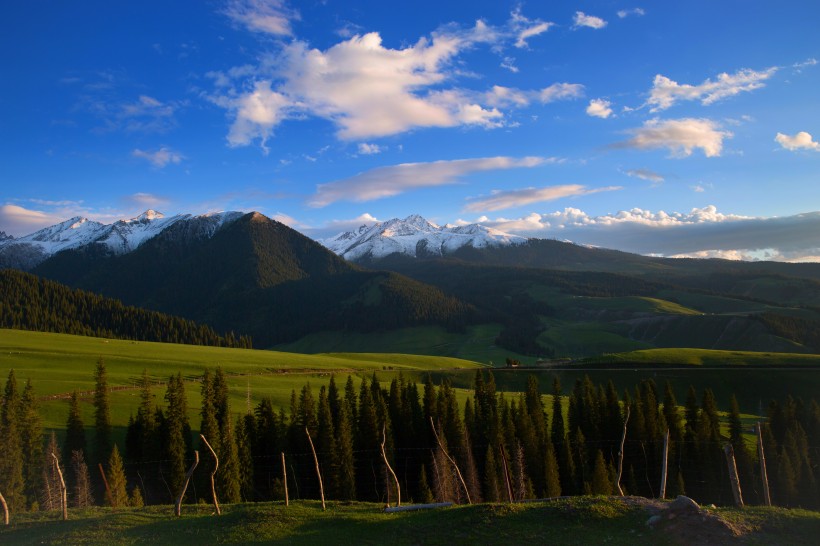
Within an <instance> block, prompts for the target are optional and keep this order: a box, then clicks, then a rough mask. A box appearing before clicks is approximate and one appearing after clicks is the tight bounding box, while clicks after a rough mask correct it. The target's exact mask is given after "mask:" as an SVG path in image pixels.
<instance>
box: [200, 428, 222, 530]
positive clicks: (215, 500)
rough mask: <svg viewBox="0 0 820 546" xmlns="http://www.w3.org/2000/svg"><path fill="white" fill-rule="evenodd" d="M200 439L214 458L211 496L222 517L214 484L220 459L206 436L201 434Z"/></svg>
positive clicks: (217, 513) (218, 513) (217, 512)
mask: <svg viewBox="0 0 820 546" xmlns="http://www.w3.org/2000/svg"><path fill="white" fill-rule="evenodd" d="M199 437H200V438H202V441H203V442H205V446H206V447H207V448H208V450H209V451H210V452H211V455H212V456H213V458H214V461H215V463H214V469H213V471H212V472H211V494H212V495H213V497H214V508H216V515H217V516H221V515H222V510H220V509H219V501H218V500H217V499H216V484H215V483H214V476H215V475H216V471H217V470H219V457H217V456H216V452H215V451H214V448H212V447H211V444H209V443H208V440H207V439H206V438H205V436H203V435H202V434H200V435H199Z"/></svg>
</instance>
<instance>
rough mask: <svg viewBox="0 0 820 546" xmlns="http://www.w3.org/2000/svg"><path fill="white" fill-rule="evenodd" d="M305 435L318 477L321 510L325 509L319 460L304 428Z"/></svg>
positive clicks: (308, 433)
mask: <svg viewBox="0 0 820 546" xmlns="http://www.w3.org/2000/svg"><path fill="white" fill-rule="evenodd" d="M305 434H307V437H308V442H310V450H311V451H312V452H313V462H314V464H316V476H318V477H319V494H320V495H321V496H322V510H324V509H325V486H324V485H323V484H322V471H321V470H320V469H319V458H318V457H317V456H316V448H315V447H313V439H312V438H311V437H310V431H309V430H308V428H307V427H305Z"/></svg>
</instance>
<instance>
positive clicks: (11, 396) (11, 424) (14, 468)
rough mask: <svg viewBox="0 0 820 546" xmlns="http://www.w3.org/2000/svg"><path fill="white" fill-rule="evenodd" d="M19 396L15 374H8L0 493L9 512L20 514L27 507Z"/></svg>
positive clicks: (0, 433) (1, 417)
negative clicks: (0, 492)
mask: <svg viewBox="0 0 820 546" xmlns="http://www.w3.org/2000/svg"><path fill="white" fill-rule="evenodd" d="M19 417H20V394H19V392H18V391H17V379H16V378H15V376H14V370H10V371H9V375H8V379H7V381H6V388H5V391H4V396H3V404H2V411H0V438H2V439H3V448H2V449H0V491H2V492H3V496H4V497H5V499H6V503H7V504H8V508H9V510H10V511H12V512H17V511H21V510H23V509H25V507H26V496H25V495H26V484H25V482H24V480H23V446H22V441H21V437H20V428H19V426H20V423H19Z"/></svg>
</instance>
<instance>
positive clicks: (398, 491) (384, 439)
mask: <svg viewBox="0 0 820 546" xmlns="http://www.w3.org/2000/svg"><path fill="white" fill-rule="evenodd" d="M385 442H387V425H386V424H385V425H382V458H383V459H384V464H385V465H387V470H389V471H390V473H391V474H392V475H393V479H394V480H395V481H396V494H397V496H398V500H397V501H396V506H397V507H398V506H401V486H400V485H399V479H398V478H397V477H396V473H395V472H393V467H392V466H390V463H389V462H387V454H386V453H385V452H384V444H385ZM387 493H388V495H387V506H388V507H389V506H390V486H388V487H387Z"/></svg>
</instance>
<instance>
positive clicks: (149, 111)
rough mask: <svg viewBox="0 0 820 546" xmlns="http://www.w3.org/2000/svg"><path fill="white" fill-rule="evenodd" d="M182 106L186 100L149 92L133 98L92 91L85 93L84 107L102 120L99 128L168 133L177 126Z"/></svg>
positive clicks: (98, 129)
mask: <svg viewBox="0 0 820 546" xmlns="http://www.w3.org/2000/svg"><path fill="white" fill-rule="evenodd" d="M181 106H182V103H178V102H162V101H160V100H158V99H156V98H154V97H151V96H149V95H140V96H139V97H138V98H137V99H136V100H129V101H117V100H113V101H112V100H109V99H104V98H100V97H98V96H92V95H89V96H85V97H83V99H82V106H81V108H83V109H85V110H88V111H89V112H91V113H92V114H93V115H94V116H96V117H97V118H99V119H100V120H101V121H102V123H103V125H102V126H101V127H98V128H97V129H96V130H97V131H102V132H106V131H126V132H139V133H165V132H167V131H169V130H171V129H173V128H175V127H176V126H177V121H176V117H175V114H176V112H177V111H178V110H179V108H180V107H181Z"/></svg>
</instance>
